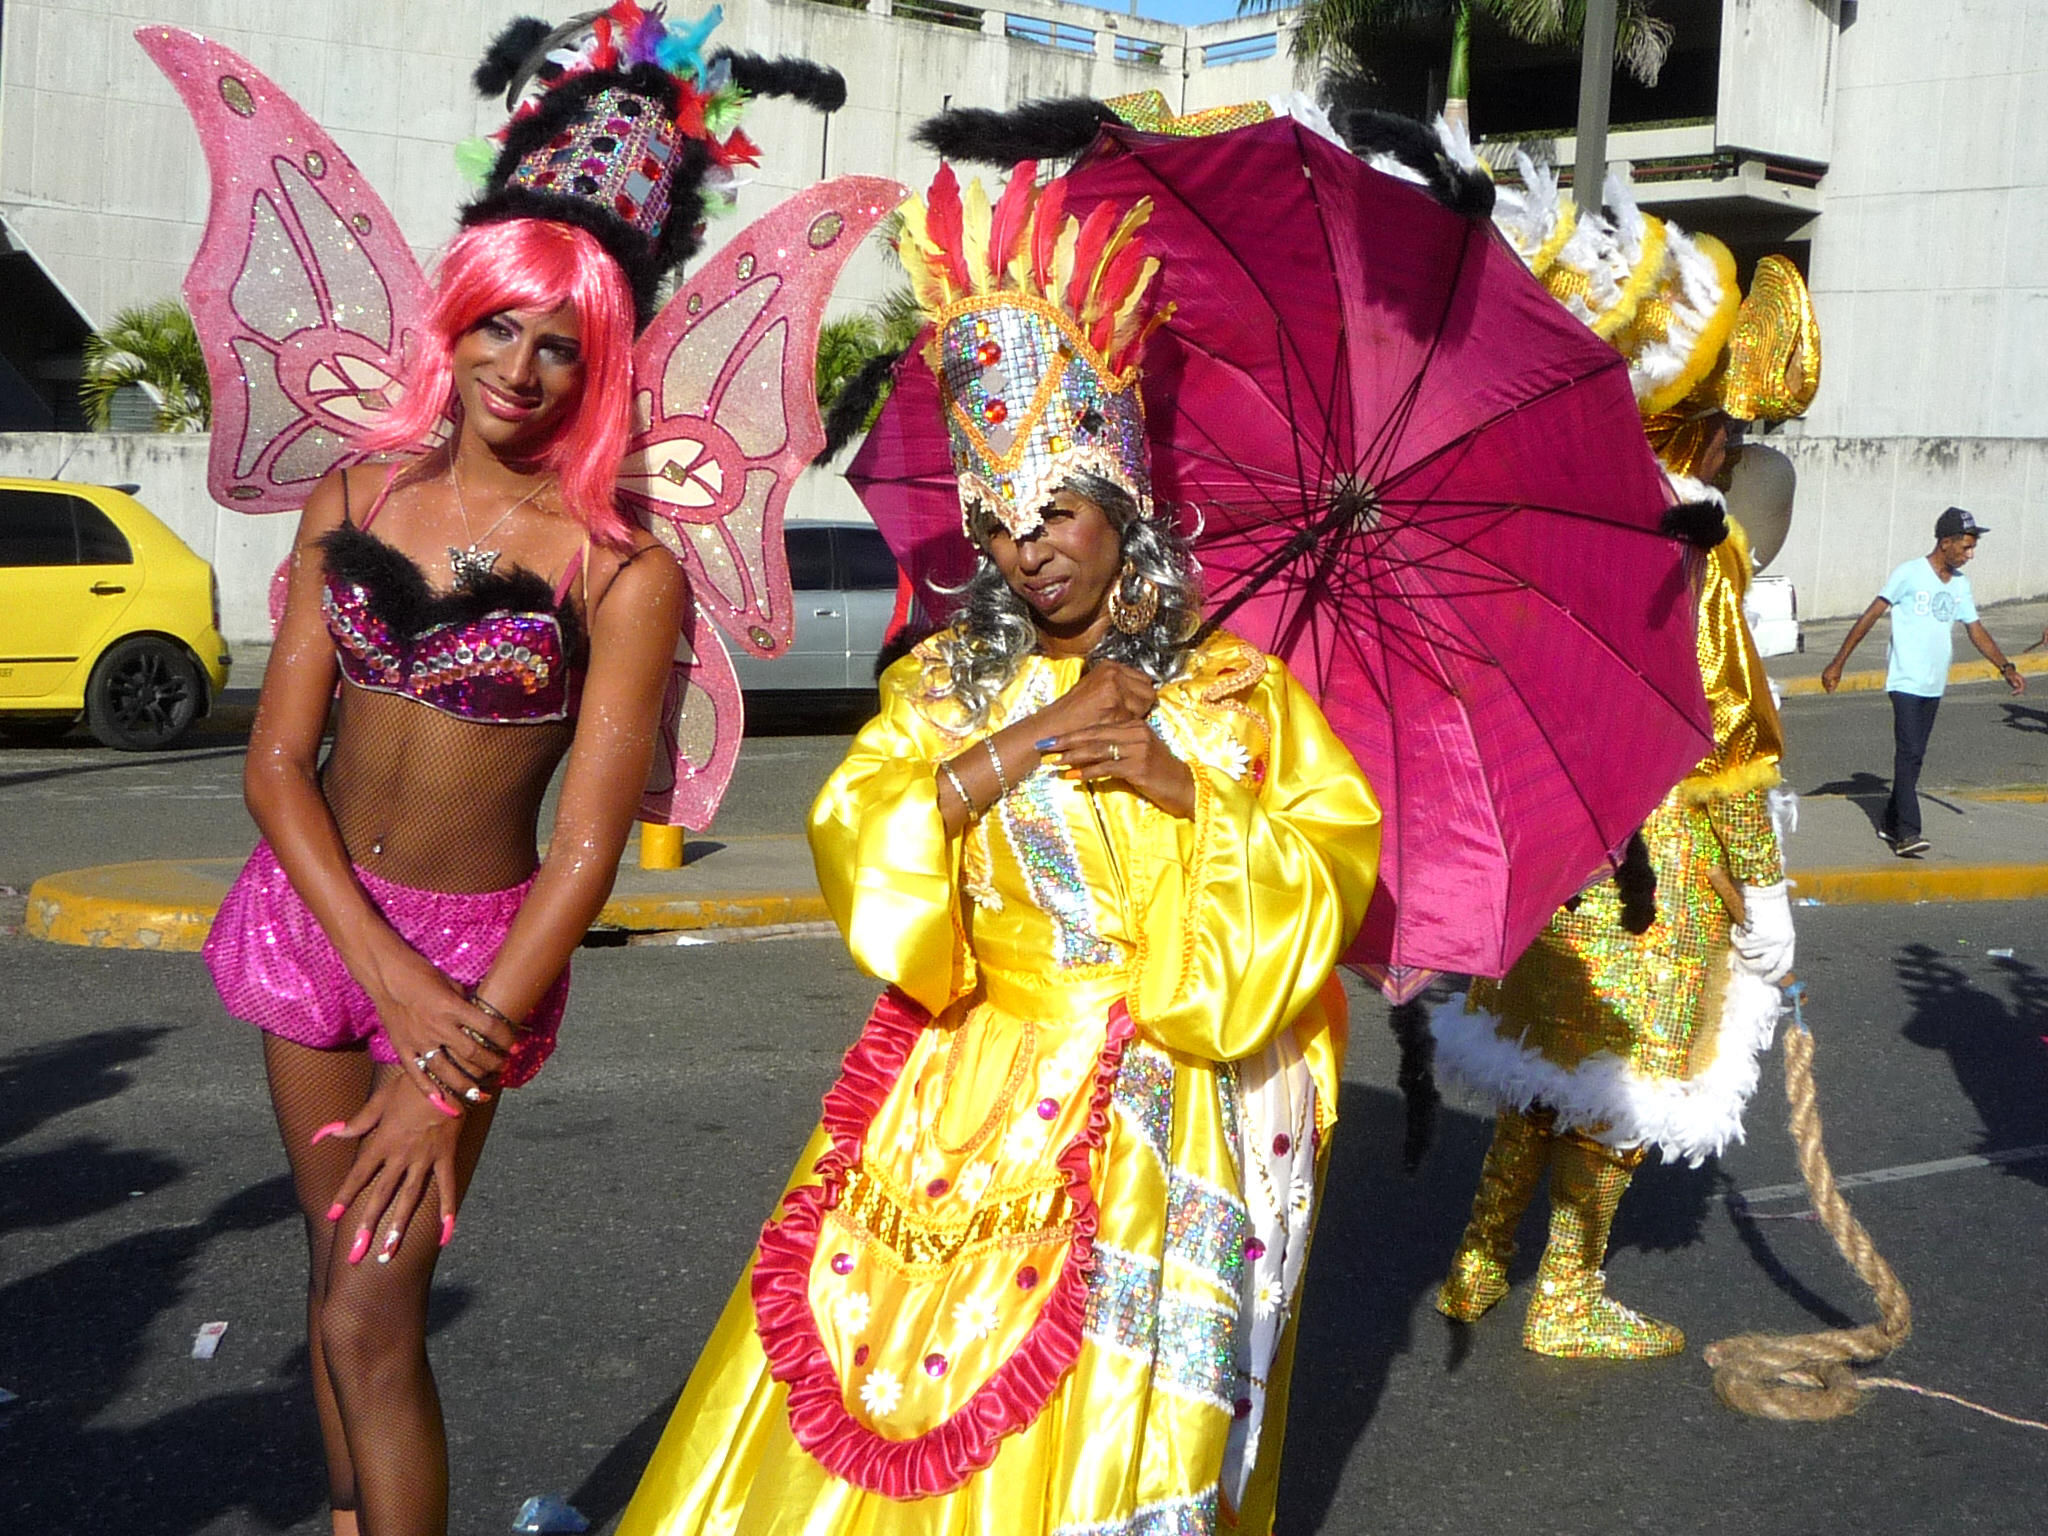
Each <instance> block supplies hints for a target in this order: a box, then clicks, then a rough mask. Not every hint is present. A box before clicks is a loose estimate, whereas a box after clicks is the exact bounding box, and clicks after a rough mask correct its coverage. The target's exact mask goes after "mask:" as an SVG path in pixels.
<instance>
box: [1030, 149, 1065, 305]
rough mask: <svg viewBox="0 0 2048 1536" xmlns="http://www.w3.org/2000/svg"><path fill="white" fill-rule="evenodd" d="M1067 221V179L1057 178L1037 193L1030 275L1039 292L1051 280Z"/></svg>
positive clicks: (1043, 290) (1042, 290) (1041, 291)
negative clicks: (1056, 250)
mask: <svg viewBox="0 0 2048 1536" xmlns="http://www.w3.org/2000/svg"><path fill="white" fill-rule="evenodd" d="M1066 221H1067V178H1066V177H1064V176H1059V177H1055V178H1054V179H1053V180H1051V181H1049V182H1047V183H1046V184H1045V190H1044V191H1043V192H1041V193H1039V194H1038V218H1037V219H1036V221H1035V222H1034V223H1033V224H1032V236H1031V278H1032V282H1033V285H1034V286H1035V287H1036V288H1037V289H1038V291H1039V292H1040V293H1044V292H1045V285H1046V284H1047V283H1049V282H1051V281H1052V253H1053V248H1054V247H1055V246H1057V245H1058V244H1059V243H1060V226H1061V225H1063V224H1065V223H1066Z"/></svg>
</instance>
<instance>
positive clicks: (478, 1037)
mask: <svg viewBox="0 0 2048 1536" xmlns="http://www.w3.org/2000/svg"><path fill="white" fill-rule="evenodd" d="M455 1027H456V1028H457V1029H459V1030H461V1031H462V1032H463V1033H464V1034H465V1035H467V1036H469V1038H470V1039H471V1040H473V1041H475V1042H476V1043H477V1044H478V1045H480V1046H482V1047H483V1048H484V1049H485V1050H487V1051H492V1052H495V1053H496V1054H497V1055H500V1056H504V1055H506V1054H508V1053H507V1051H506V1050H505V1047H503V1046H502V1045H500V1044H498V1042H497V1041H495V1040H493V1039H492V1038H491V1037H490V1036H489V1035H487V1034H484V1033H483V1032H482V1031H481V1030H475V1029H471V1028H470V1027H469V1026H468V1025H467V1024H458V1025H456V1026H455Z"/></svg>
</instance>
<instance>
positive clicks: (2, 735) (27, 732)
mask: <svg viewBox="0 0 2048 1536" xmlns="http://www.w3.org/2000/svg"><path fill="white" fill-rule="evenodd" d="M76 724H78V716H76V715H13V716H9V715H0V741H11V742H13V743H15V744H16V745H17V746H23V747H47V746H50V745H52V744H54V743H56V742H59V741H62V740H63V739H64V738H65V737H66V736H69V735H70V734H71V727H72V726H74V725H76Z"/></svg>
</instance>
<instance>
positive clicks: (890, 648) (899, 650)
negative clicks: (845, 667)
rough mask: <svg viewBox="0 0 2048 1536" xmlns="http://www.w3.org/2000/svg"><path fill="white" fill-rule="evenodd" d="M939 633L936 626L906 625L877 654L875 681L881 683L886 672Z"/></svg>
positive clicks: (885, 642)
mask: <svg viewBox="0 0 2048 1536" xmlns="http://www.w3.org/2000/svg"><path fill="white" fill-rule="evenodd" d="M938 632H939V627H938V625H936V624H906V625H904V626H903V628H902V629H900V630H898V631H897V632H896V637H895V638H894V639H893V640H885V641H883V642H882V648H881V649H880V650H879V651H877V652H875V681H876V682H878V683H879V682H880V681H881V680H882V674H883V673H884V672H886V671H888V670H889V669H890V668H891V667H893V666H895V665H896V663H897V662H899V661H901V660H902V659H903V658H904V657H906V656H908V655H909V654H910V653H911V652H912V651H914V650H916V649H917V648H918V647H919V646H920V645H923V644H924V643H925V641H927V640H929V639H931V637H932V636H933V635H936V634H937V633H938Z"/></svg>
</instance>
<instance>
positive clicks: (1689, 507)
mask: <svg viewBox="0 0 2048 1536" xmlns="http://www.w3.org/2000/svg"><path fill="white" fill-rule="evenodd" d="M1662 531H1663V533H1664V536H1665V537H1666V538H1672V539H1683V540H1685V542H1686V543H1688V544H1690V545H1692V546H1693V548H1695V549H1712V548H1713V547H1714V546H1715V545H1716V544H1719V543H1720V542H1721V541H1722V540H1723V539H1725V538H1727V537H1728V513H1727V511H1726V510H1725V509H1724V508H1723V507H1722V506H1721V504H1720V503H1719V502H1717V501H1681V502H1680V503H1679V504H1678V505H1677V506H1675V507H1671V508H1668V509H1666V511H1665V513H1664V522H1663V524H1662Z"/></svg>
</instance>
